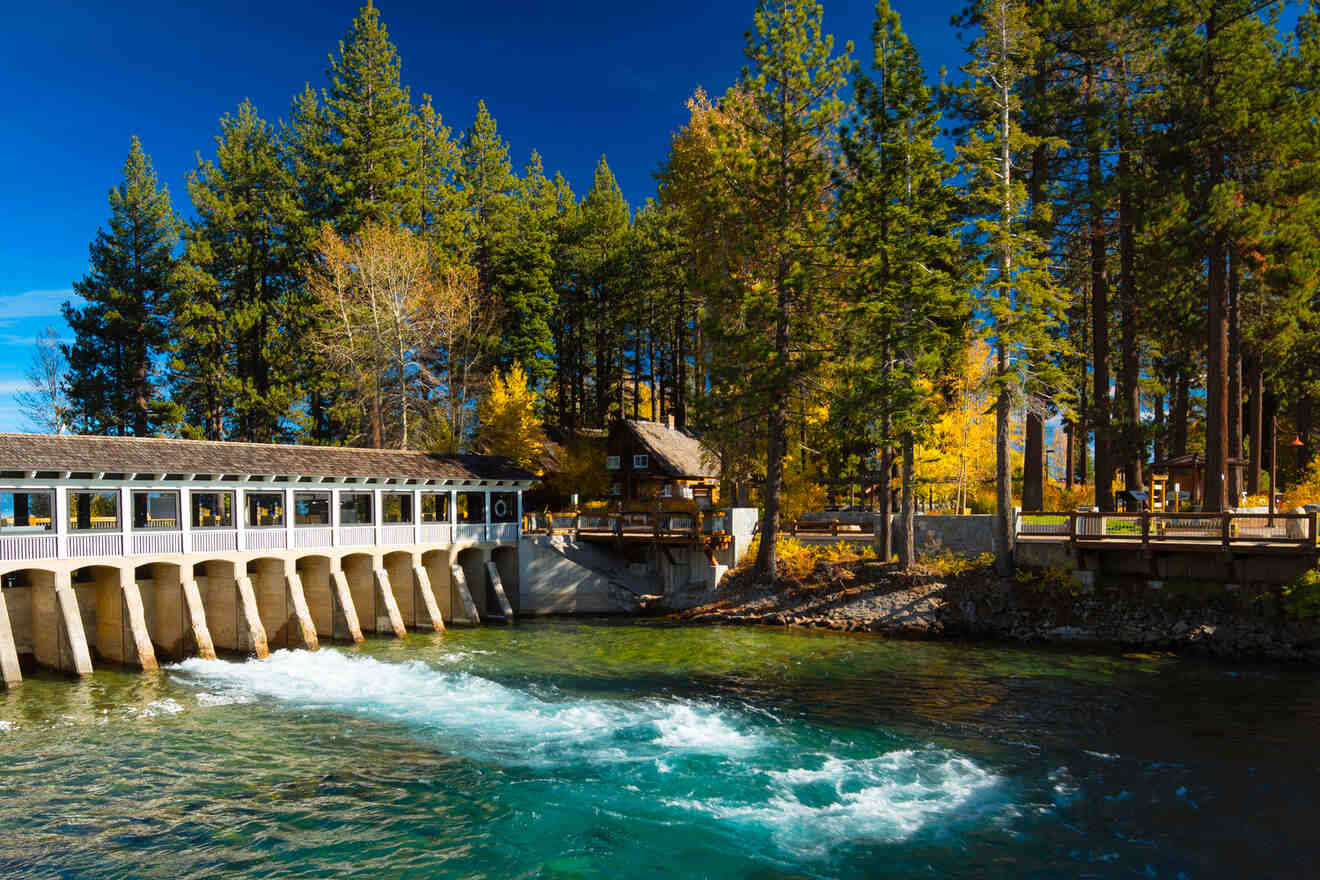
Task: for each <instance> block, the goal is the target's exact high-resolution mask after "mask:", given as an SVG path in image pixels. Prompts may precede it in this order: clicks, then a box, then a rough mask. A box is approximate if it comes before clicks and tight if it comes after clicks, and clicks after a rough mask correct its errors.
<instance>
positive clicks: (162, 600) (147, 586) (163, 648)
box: [138, 563, 192, 660]
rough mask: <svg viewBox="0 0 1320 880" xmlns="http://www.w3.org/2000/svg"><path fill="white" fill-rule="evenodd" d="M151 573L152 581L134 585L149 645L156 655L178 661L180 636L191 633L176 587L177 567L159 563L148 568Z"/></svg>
mask: <svg viewBox="0 0 1320 880" xmlns="http://www.w3.org/2000/svg"><path fill="white" fill-rule="evenodd" d="M151 570H152V579H151V580H150V581H147V582H144V583H139V584H138V589H139V590H140V591H141V592H142V604H143V607H144V608H145V609H146V612H147V624H148V626H149V628H150V630H151V643H152V644H153V645H155V647H156V653H157V654H158V655H161V656H165V657H170V658H173V659H176V660H177V659H182V658H183V656H184V654H185V648H184V634H185V633H188V632H190V630H191V629H192V628H191V626H189V625H188V622H187V618H188V614H187V610H186V609H185V608H184V603H183V591H182V589H181V587H180V581H181V580H182V573H181V571H180V569H179V567H178V566H177V565H167V564H163V563H157V564H156V565H153V566H151Z"/></svg>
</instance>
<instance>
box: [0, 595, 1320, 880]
mask: <svg viewBox="0 0 1320 880" xmlns="http://www.w3.org/2000/svg"><path fill="white" fill-rule="evenodd" d="M1317 733H1320V681H1317V676H1316V675H1315V673H1314V672H1311V671H1309V670H1305V669H1300V668H1290V667H1259V668H1236V669H1235V668H1230V667H1225V666H1219V665H1213V664H1209V663H1201V662H1197V661H1191V660H1178V659H1174V658H1169V657H1154V656H1126V657H1124V656H1117V655H1097V654H1065V653H1046V652H1039V651H1027V650H1021V649H1012V648H1004V647H994V646H960V645H950V644H926V643H912V642H887V641H884V640H882V639H879V638H874V637H869V636H850V635H842V634H813V633H794V632H785V631H778V630H770V629H764V630H762V629H736V628H717V627H710V628H677V627H672V626H668V625H665V624H661V623H643V624H621V623H610V622H603V621H599V622H576V621H574V622H569V621H545V622H535V623H520V624H519V625H517V626H516V627H512V628H507V629H503V628H486V629H480V630H458V631H452V632H449V633H446V634H443V635H439V636H413V637H411V638H409V639H408V640H406V641H405V642H397V641H383V640H378V641H371V642H369V643H368V644H366V645H365V646H362V647H361V648H356V649H354V648H344V647H331V648H323V649H322V650H321V651H319V652H316V653H306V652H279V653H277V654H275V655H274V656H272V657H271V658H269V659H267V660H263V661H248V662H231V661H214V662H205V661H198V660H191V661H186V662H184V663H181V664H177V665H174V666H172V667H169V668H167V669H166V670H164V671H163V672H162V673H161V674H159V675H152V676H143V675H138V674H133V673H126V672H115V671H99V672H97V674H96V676H95V677H94V678H93V679H91V680H89V681H85V682H70V681H67V680H64V679H59V678H55V677H41V676H37V677H34V678H31V679H29V681H27V682H26V683H25V684H24V685H23V687H22V688H20V689H19V690H17V691H16V692H14V693H12V694H5V695H0V877H4V878H17V877H41V878H46V877H80V878H81V877H88V878H100V877H106V878H109V877H116V878H117V877H160V878H175V877H226V878H229V877H327V876H349V875H352V876H361V877H463V878H474V877H491V878H506V877H507V878H520V877H547V878H548V877H555V878H570V877H666V878H682V877H737V878H788V877H794V878H797V877H863V876H877V877H878V876H887V877H1081V876H1089V877H1132V876H1141V877H1207V876H1222V877H1238V876H1298V877H1301V876H1308V875H1312V876H1313V875H1316V874H1320V866H1318V865H1317V857H1316V850H1317V848H1320V832H1318V831H1317V830H1316V829H1317V828H1320V809H1318V808H1317V798H1318V797H1320V772H1318V771H1317V762H1316V759H1315V752H1314V749H1315V745H1316V743H1317Z"/></svg>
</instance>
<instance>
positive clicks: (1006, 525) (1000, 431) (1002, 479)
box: [995, 346, 1013, 577]
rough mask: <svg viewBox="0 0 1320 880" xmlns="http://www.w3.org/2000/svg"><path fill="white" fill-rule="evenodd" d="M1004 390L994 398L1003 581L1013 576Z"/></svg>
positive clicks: (998, 555) (998, 558)
mask: <svg viewBox="0 0 1320 880" xmlns="http://www.w3.org/2000/svg"><path fill="white" fill-rule="evenodd" d="M998 372H999V376H1000V380H1001V382H1002V381H1004V380H1005V378H1006V377H1007V374H1008V354H1007V352H1005V351H1004V349H1003V347H1002V346H1001V347H1000V348H999V370H998ZM1010 404H1011V401H1010V400H1009V394H1008V389H1007V388H1004V387H1002V386H1001V387H1000V389H999V394H998V396H997V397H996V398H995V507H996V509H995V551H996V552H995V567H996V569H997V570H998V572H999V574H1000V575H1002V576H1004V577H1007V576H1009V575H1010V574H1012V573H1013V473H1012V471H1011V470H1010V469H1009V448H1008V441H1009V428H1010V426H1009V415H1010V413H1009V408H1010Z"/></svg>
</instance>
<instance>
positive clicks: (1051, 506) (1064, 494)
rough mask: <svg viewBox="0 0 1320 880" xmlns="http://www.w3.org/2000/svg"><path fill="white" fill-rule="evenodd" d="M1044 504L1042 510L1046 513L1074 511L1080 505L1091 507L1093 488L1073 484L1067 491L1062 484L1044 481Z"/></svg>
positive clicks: (1092, 486) (1093, 501) (1093, 498)
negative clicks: (1046, 511)
mask: <svg viewBox="0 0 1320 880" xmlns="http://www.w3.org/2000/svg"><path fill="white" fill-rule="evenodd" d="M1044 502H1045V503H1044V506H1043V509H1044V510H1048V511H1060V510H1064V511H1067V510H1075V509H1076V508H1078V507H1080V506H1082V505H1091V504H1094V503H1095V486H1094V485H1093V484H1089V483H1088V484H1086V485H1084V486H1083V485H1075V484H1074V485H1073V487H1072V489H1071V490H1068V489H1065V488H1064V487H1063V484H1062V483H1055V482H1053V481H1052V480H1051V481H1046V483H1045V493H1044Z"/></svg>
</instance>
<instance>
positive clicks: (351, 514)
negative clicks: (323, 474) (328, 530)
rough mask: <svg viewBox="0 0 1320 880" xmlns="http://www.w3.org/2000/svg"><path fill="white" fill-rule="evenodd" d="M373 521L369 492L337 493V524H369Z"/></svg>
mask: <svg viewBox="0 0 1320 880" xmlns="http://www.w3.org/2000/svg"><path fill="white" fill-rule="evenodd" d="M373 522H375V516H374V515H373V512H372V505H371V493H370V492H341V493H340V494H339V524H340V525H341V526H369V525H371V524H372V523H373Z"/></svg>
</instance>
